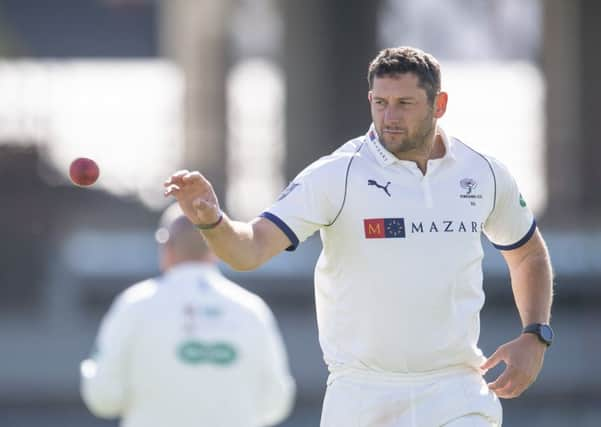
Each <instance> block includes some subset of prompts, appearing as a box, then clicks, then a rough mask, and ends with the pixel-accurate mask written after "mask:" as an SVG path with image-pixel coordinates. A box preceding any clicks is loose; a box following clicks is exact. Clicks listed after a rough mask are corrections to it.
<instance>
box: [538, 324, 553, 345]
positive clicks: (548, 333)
mask: <svg viewBox="0 0 601 427" xmlns="http://www.w3.org/2000/svg"><path fill="white" fill-rule="evenodd" d="M540 335H541V337H542V338H543V339H544V340H545V341H547V342H551V341H553V330H552V329H551V328H550V327H549V326H547V325H541V327H540Z"/></svg>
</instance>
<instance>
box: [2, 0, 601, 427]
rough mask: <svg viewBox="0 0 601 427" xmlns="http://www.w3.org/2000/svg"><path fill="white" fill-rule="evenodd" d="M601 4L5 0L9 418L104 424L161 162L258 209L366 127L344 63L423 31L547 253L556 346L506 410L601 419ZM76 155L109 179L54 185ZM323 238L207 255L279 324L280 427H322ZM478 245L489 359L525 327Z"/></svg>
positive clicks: (158, 196) (228, 204)
mask: <svg viewBox="0 0 601 427" xmlns="http://www.w3.org/2000/svg"><path fill="white" fill-rule="evenodd" d="M599 15H601V2H599V1H597V0H573V1H565V0H495V1H480V2H477V1H474V0H446V1H441V0H422V1H419V2H418V1H413V0H372V1H365V0H303V1H293V0H195V1H190V0H53V1H40V0H0V94H2V96H0V191H1V192H2V195H3V198H4V199H3V200H4V201H5V203H3V204H2V206H1V208H0V255H1V256H0V425H2V427H4V426H8V427H34V426H39V425H45V426H48V427H54V426H60V427H108V426H115V425H116V422H115V421H104V420H100V419H97V418H95V417H93V416H92V415H90V414H89V412H88V411H87V409H86V408H85V407H84V405H83V403H82V402H81V398H80V394H79V382H80V378H79V375H78V369H77V367H78V366H79V363H80V362H81V360H82V359H83V358H85V357H86V355H87V354H88V352H89V349H90V347H91V346H92V342H93V340H94V336H95V334H96V331H97V328H98V324H99V322H100V320H101V318H102V316H103V315H104V314H105V313H106V311H107V310H108V308H109V307H110V305H111V303H112V301H113V299H114V298H115V296H116V295H118V294H119V293H121V292H122V291H123V290H124V288H125V286H126V285H127V284H131V283H136V282H138V281H140V280H143V279H144V278H147V277H153V276H156V275H158V274H159V273H160V271H159V269H158V266H157V263H156V259H157V256H158V254H157V248H156V244H155V243H154V232H155V229H156V223H157V220H158V219H159V217H160V215H161V212H162V211H163V209H164V208H165V207H166V201H165V199H164V198H163V195H162V190H163V188H162V183H163V180H164V178H165V176H167V175H168V174H169V173H171V172H172V171H173V170H177V169H180V168H181V169H184V168H185V169H190V170H202V171H204V172H206V174H207V176H210V177H211V181H212V182H213V184H214V186H215V190H216V192H217V195H218V196H219V198H220V200H221V201H222V202H225V206H224V209H225V210H226V212H228V214H230V215H231V216H233V217H236V218H240V219H241V220H249V219H251V218H253V217H255V216H256V215H258V214H259V213H260V212H262V210H263V209H264V208H265V207H266V206H268V205H269V204H271V202H272V201H273V200H274V199H275V198H276V197H277V195H278V194H279V193H280V191H281V190H282V189H283V188H284V187H285V186H286V184H287V182H288V181H289V180H290V179H292V178H293V177H294V176H296V175H297V173H298V172H299V171H300V170H301V169H302V168H303V167H304V166H305V165H307V164H308V163H309V162H310V161H312V160H313V159H315V158H317V157H319V156H320V155H325V154H327V153H330V152H332V151H333V150H334V149H335V147H336V146H338V145H339V144H340V142H341V141H345V140H347V139H349V138H351V137H353V136H355V135H358V134H360V133H361V132H363V130H364V129H363V128H364V124H365V123H366V121H367V120H369V104H368V102H367V99H366V96H365V93H366V91H367V81H366V79H365V76H363V75H362V74H361V73H340V72H338V70H364V69H367V65H368V63H369V61H370V59H371V58H373V56H374V55H375V54H376V53H377V52H378V51H379V50H380V49H381V48H383V47H385V46H401V45H414V46H419V47H421V48H423V49H424V50H426V51H429V52H432V53H433V54H434V55H435V56H436V57H437V58H438V59H439V60H440V62H441V65H442V67H443V70H444V73H443V75H442V87H443V89H444V90H446V91H447V92H449V94H450V100H449V106H448V109H447V114H446V115H445V119H444V120H441V126H443V127H444V128H445V129H446V130H448V131H449V132H450V133H455V134H458V135H462V137H464V142H466V143H467V144H470V145H473V146H474V147H475V148H477V149H478V150H479V151H482V152H486V153H489V154H490V155H491V156H493V157H496V158H498V159H499V160H501V161H502V162H503V163H505V164H506V165H507V166H508V167H509V168H510V170H512V172H513V173H514V175H515V177H516V179H517V180H518V181H519V182H520V184H521V187H522V193H523V194H524V197H525V198H526V199H527V200H528V204H529V206H530V207H531V208H532V210H533V211H534V213H535V215H536V217H537V222H538V224H539V226H540V228H541V230H542V232H543V233H544V235H545V238H546V240H547V244H548V246H549V251H550V254H551V259H552V261H553V265H554V268H555V276H556V286H555V292H556V296H555V309H554V313H553V319H552V323H553V326H554V329H555V330H556V332H557V336H558V337H561V339H558V340H557V341H556V342H555V343H554V345H553V348H552V349H551V351H549V352H548V353H547V355H546V357H545V369H544V370H543V372H542V374H541V375H540V376H539V378H538V379H537V382H536V383H535V384H534V385H533V387H532V388H530V389H529V390H528V392H527V393H526V394H525V395H524V396H523V397H521V398H520V399H518V400H511V401H507V402H505V404H504V420H505V424H506V425H509V426H512V427H513V426H515V427H523V426H524V427H525V426H527V427H542V426H544V427H559V426H562V427H563V426H565V425H574V426H576V425H577V426H579V427H596V426H598V424H599V418H600V417H601V409H600V408H599V405H598V398H597V396H599V395H601V365H599V364H598V363H597V359H596V355H597V354H598V353H599V352H600V351H601V339H600V338H599V332H598V330H597V329H596V328H594V327H591V325H597V324H599V323H601V287H600V286H599V282H600V281H601V251H599V248H600V247H601V193H600V192H599V187H600V184H601V168H599V167H598V166H597V163H598V159H599V158H601V144H599V143H598V142H597V140H598V138H597V133H598V122H599V120H598V115H599V112H598V111H599V109H598V108H597V107H596V106H597V103H598V102H597V101H598V100H599V99H601V79H599V78H598V76H599V75H601V55H597V54H594V52H597V50H598V43H599V40H601V26H599V24H598V19H597V17H598V16H599ZM456 94H461V96H455V95H456ZM484 106H485V107H484ZM468 132H470V133H469V134H468ZM82 156H85V157H91V158H94V159H95V160H96V161H97V162H98V163H99V165H100V170H101V175H100V179H99V180H98V182H97V183H96V184H95V185H94V186H93V187H92V188H88V189H82V188H76V187H74V186H73V185H71V184H70V182H69V180H68V166H69V163H70V162H71V160H73V158H75V157H82ZM240 195H243V196H240ZM320 250H321V246H320V243H319V239H313V238H310V239H308V241H306V242H305V243H304V244H303V245H302V246H301V247H300V248H299V249H298V250H297V253H296V255H289V254H283V255H281V256H278V257H276V258H274V259H273V260H272V261H270V262H269V263H268V264H267V265H265V266H264V267H263V268H261V269H260V270H259V271H255V272H252V273H239V272H234V271H231V270H230V269H228V268H224V267H223V266H221V265H220V269H221V271H223V273H224V274H225V275H226V277H228V278H229V279H232V280H234V281H235V282H236V283H240V284H241V285H242V286H243V287H244V288H245V289H249V290H251V291H253V292H255V293H258V294H259V295H260V296H261V297H262V298H263V299H264V300H265V301H266V302H267V303H268V304H269V307H270V308H271V309H272V310H273V312H274V314H275V316H276V318H277V319H278V324H279V325H280V327H281V330H282V336H283V339H284V341H285V344H286V347H287V348H288V349H289V357H290V369H291V371H292V373H293V375H294V378H295V379H296V380H297V399H296V405H295V407H294V410H293V413H292V414H291V416H290V417H289V418H288V419H287V420H285V421H284V422H283V423H282V426H285V427H305V426H315V425H318V423H319V421H318V420H319V414H320V408H321V399H322V396H323V393H324V390H325V381H326V378H327V371H326V369H325V366H324V363H323V360H322V355H321V351H320V348H319V344H318V341H317V335H318V334H317V331H316V329H317V326H316V322H315V307H314V295H313V286H312V282H313V266H314V265H315V260H316V259H317V257H318V255H319V252H320ZM484 252H485V258H484V270H485V271H486V275H485V277H484V286H485V291H486V294H487V300H486V304H485V306H484V309H483V311H482V316H481V317H482V319H481V324H482V331H481V337H482V339H481V342H480V345H481V348H482V349H483V351H484V352H485V353H486V354H490V353H491V352H492V351H493V350H494V349H495V347H496V344H497V343H499V342H504V341H506V340H507V339H510V335H508V333H507V331H514V330H516V328H519V326H520V325H519V322H518V321H517V320H511V319H515V317H516V316H515V312H514V308H513V302H512V301H513V297H512V295H511V289H510V286H509V280H508V277H507V269H506V267H505V266H504V263H503V260H502V257H500V256H499V254H498V253H497V251H496V250H495V249H494V248H493V247H492V246H490V245H489V244H488V242H484ZM42 354H43V360H44V363H40V362H39V361H40V358H41V355H42Z"/></svg>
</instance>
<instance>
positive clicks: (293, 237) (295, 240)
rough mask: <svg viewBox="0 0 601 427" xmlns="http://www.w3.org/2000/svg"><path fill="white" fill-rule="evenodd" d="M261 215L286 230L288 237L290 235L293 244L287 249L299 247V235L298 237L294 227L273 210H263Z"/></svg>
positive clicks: (292, 249)
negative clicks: (289, 225) (272, 211)
mask: <svg viewBox="0 0 601 427" xmlns="http://www.w3.org/2000/svg"><path fill="white" fill-rule="evenodd" d="M259 216H260V217H262V218H265V219H268V220H269V221H271V222H273V223H274V224H275V225H276V226H277V227H278V228H279V229H280V230H282V231H283V232H284V234H285V235H286V237H288V239H289V240H290V243H291V245H290V246H288V247H287V248H286V250H287V251H294V250H295V249H296V248H297V247H298V243H299V241H298V237H296V234H294V231H292V229H291V228H290V227H288V225H287V224H286V223H285V222H284V221H282V220H281V219H280V218H279V217H277V216H276V215H274V214H272V213H271V212H263V213H262V214H261V215H259Z"/></svg>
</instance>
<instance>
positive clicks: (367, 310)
mask: <svg viewBox="0 0 601 427" xmlns="http://www.w3.org/2000/svg"><path fill="white" fill-rule="evenodd" d="M439 132H440V134H441V136H442V139H443V141H444V145H445V148H446V153H445V155H444V157H442V158H440V159H434V160H429V161H428V168H427V173H426V175H423V174H422V173H421V171H420V170H419V169H418V168H417V165H416V164H415V163H414V162H411V161H403V160H399V159H397V158H396V157H395V156H394V155H393V154H391V153H390V152H389V151H387V150H386V149H385V148H384V147H383V146H382V144H381V143H380V142H379V141H378V138H377V134H376V132H375V130H374V128H373V125H372V127H371V128H370V129H369V131H368V132H367V134H366V135H365V136H363V137H360V138H356V139H353V140H351V141H349V142H347V143H346V144H344V145H343V146H342V147H340V148H339V149H338V150H336V151H335V152H334V153H333V154H331V155H329V156H326V157H323V158H321V159H319V160H317V161H316V162H314V163H313V164H311V165H310V166H308V167H307V168H306V169H305V170H304V171H302V172H301V173H300V174H299V175H298V176H297V177H296V178H295V179H294V180H293V181H292V183H291V184H290V185H289V186H288V187H287V189H286V190H284V192H283V193H282V195H281V196H280V198H279V200H278V201H277V202H276V203H275V204H274V205H273V206H271V207H270V208H269V209H268V210H267V211H266V212H264V213H263V214H262V216H263V217H265V218H268V219H270V220H271V221H273V222H274V223H275V224H276V225H277V226H278V227H280V228H281V229H282V231H283V232H284V233H285V234H286V235H287V236H288V238H289V239H290V241H291V242H292V246H291V247H290V248H289V250H293V249H294V248H295V247H296V246H297V245H298V243H299V242H301V241H303V240H305V239H306V238H307V237H309V236H310V235H311V234H313V233H314V232H315V231H316V230H319V231H320V234H321V239H322V242H323V251H322V253H321V255H320V257H319V260H318V262H317V265H316V268H315V295H316V309H317V321H318V327H319V338H320V343H321V347H322V349H323V352H324V357H325V360H326V363H327V364H328V368H329V369H330V371H331V372H335V371H336V370H339V369H343V368H360V369H369V370H373V371H381V372H392V373H413V372H425V371H432V370H438V369H445V368H447V367H451V366H458V365H467V366H472V367H474V368H477V367H479V366H480V364H481V363H482V362H483V360H484V358H483V355H482V352H481V351H480V349H479V348H478V344H477V342H478V336H479V331H480V320H479V312H480V309H481V308H482V305H483V303H484V292H483V289H482V266H481V261H482V257H483V251H482V246H481V241H480V235H481V233H482V232H484V233H485V234H486V235H487V236H488V238H489V239H490V241H491V242H493V244H494V245H495V246H497V247H498V248H500V249H503V250H510V249H512V248H517V247H519V246H521V245H522V244H524V243H525V242H526V241H528V239H529V238H530V236H531V235H532V233H533V232H534V230H535V228H536V225H535V222H534V219H533V215H532V213H531V211H530V210H529V209H528V208H527V207H526V203H525V202H524V201H523V199H522V198H521V195H520V193H519V191H518V188H517V185H516V183H515V181H514V180H513V178H512V177H511V175H510V174H509V172H508V171H507V169H506V168H505V167H504V166H503V165H502V164H500V163H499V162H498V161H497V160H495V159H493V158H490V157H487V156H483V155H482V154H480V153H478V152H476V151H474V150H473V149H471V148H470V147H468V146H467V145H465V144H463V143H462V142H460V141H459V140H457V139H454V138H448V137H447V136H446V135H445V133H444V131H442V129H440V128H439Z"/></svg>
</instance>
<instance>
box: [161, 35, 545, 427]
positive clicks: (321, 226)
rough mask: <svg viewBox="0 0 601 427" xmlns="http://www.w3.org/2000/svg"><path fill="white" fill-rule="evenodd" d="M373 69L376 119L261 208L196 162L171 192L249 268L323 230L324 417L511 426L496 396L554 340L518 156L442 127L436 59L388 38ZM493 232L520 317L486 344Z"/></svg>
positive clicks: (345, 421) (327, 422) (238, 264)
mask: <svg viewBox="0 0 601 427" xmlns="http://www.w3.org/2000/svg"><path fill="white" fill-rule="evenodd" d="M368 82H369V89H370V90H369V93H368V100H369V104H370V107H371V116H372V121H373V123H372V125H371V126H370V128H369V129H368V130H367V132H366V134H365V135H364V136H361V137H358V138H356V139H353V140H351V141H349V142H347V143H346V144H344V145H342V146H341V147H340V148H339V149H338V150H336V151H335V152H334V153H332V154H331V155H329V156H326V157H323V158H321V159H319V160H317V161H316V162H314V163H313V164H311V165H310V166H308V167H307V168H306V169H305V170H304V171H302V172H301V173H300V174H299V175H298V176H297V177H296V178H295V179H294V180H293V182H292V183H291V184H290V185H289V186H288V188H287V189H286V190H285V191H284V192H283V193H282V194H281V196H280V197H279V199H278V200H277V201H276V202H275V203H274V205H273V206H271V207H270V208H269V209H268V210H267V211H265V212H264V213H263V214H262V215H261V216H260V217H259V218H257V219H255V220H253V221H251V222H250V223H241V222H237V221H233V220H231V219H229V218H228V217H227V216H225V214H224V213H223V212H222V211H221V210H220V208H219V203H218V200H217V197H216V196H215V193H214V192H213V190H212V186H211V184H210V183H209V181H207V179H206V178H205V177H204V176H202V175H201V174H200V173H199V172H188V171H179V172H176V173H175V174H174V175H172V176H171V177H170V178H169V179H168V180H167V181H166V183H165V185H166V191H165V194H166V195H173V196H175V197H176V198H177V200H178V202H179V204H180V206H181V207H182V209H183V211H184V212H185V214H186V215H187V216H188V218H189V219H190V220H191V221H192V222H193V223H194V224H197V228H199V229H201V232H202V233H203V235H204V236H205V238H206V239H207V241H208V242H209V245H210V246H211V248H212V249H213V250H214V251H215V253H216V254H217V255H218V256H219V257H221V258H222V259H223V260H225V261H226V262H227V263H229V264H230V265H232V266H233V267H234V268H237V269H243V270H246V269H253V268H256V267H257V266H259V265H261V264H262V263H264V262H265V261H267V260H268V259H270V258H271V257H272V256H274V255H275V254H277V253H279V252H280V251H282V250H284V249H288V250H294V248H296V246H297V245H298V244H299V242H301V241H303V240H305V239H306V238H307V237H308V236H310V235H311V234H313V233H314V232H315V231H317V230H319V232H320V234H321V239H322V242H323V251H322V253H321V256H320V258H319V261H318V262H317V266H316V271H315V282H316V283H315V284H316V287H315V288H316V308H317V319H318V325H319V338H320V343H321V346H322V349H323V352H324V356H325V360H326V363H327V365H328V369H329V371H330V377H329V379H328V387H327V391H326V395H325V399H324V404H323V410H322V420H321V425H322V426H323V427H341V426H344V427H368V426H369V427H375V426H378V427H405V426H406V427H439V426H447V427H464V426H470V427H480V426H482V427H484V426H499V425H501V423H502V410H501V405H500V403H499V399H498V398H499V397H500V398H513V397H516V396H519V395H520V394H521V393H522V392H523V391H524V390H525V389H526V388H527V387H528V386H529V385H530V384H531V383H532V382H534V380H535V379H536V377H537V375H538V373H539V371H540V369H541V367H542V363H543V357H544V353H545V350H546V348H547V347H548V345H550V344H551V340H552V330H551V329H550V326H549V325H548V323H549V320H550V310H551V301H552V273H551V266H550V261H549V256H548V252H547V249H546V246H545V243H544V241H543V239H542V237H541V235H540V233H539V231H538V229H537V227H536V223H535V221H534V218H533V215H532V213H531V211H530V210H529V209H528V207H527V206H526V202H525V201H524V199H523V198H522V197H521V195H520V193H519V190H518V187H517V185H516V183H515V181H514V179H513V178H512V176H511V175H510V174H509V172H508V171H507V169H506V168H505V167H504V166H503V165H502V164H500V163H499V162H498V161H497V160H495V159H493V158H490V157H487V156H484V155H482V154H480V153H478V152H476V151H474V150H473V149H471V148H470V147H468V146H467V145H465V144H464V143H462V142H461V141H459V140H458V139H456V138H452V137H450V136H448V135H447V134H446V133H445V132H444V131H443V129H441V128H440V127H438V126H437V119H439V118H440V117H442V116H443V115H444V113H445V110H446V106H447V99H448V94H447V93H445V92H443V91H441V84H440V67H439V64H438V62H437V61H436V59H435V58H433V57H432V56H431V55H429V54H427V53H424V52H422V51H421V50H419V49H414V48H409V47H401V48H393V49H385V50H383V51H381V52H380V53H379V54H378V55H377V57H376V58H375V59H374V60H373V61H372V63H371V64H370V67H369V71H368ZM483 105H484V103H483ZM482 233H484V234H485V235H486V236H487V237H488V238H489V240H490V241H491V242H492V243H493V244H494V245H495V246H496V247H497V248H498V249H499V250H501V253H502V254H503V257H504V258H505V261H506V262H507V265H508V267H509V270H510V273H511V282H512V283H511V284H512V288H513V293H514V297H515V302H516V305H517V308H518V311H519V314H520V317H521V321H522V324H523V329H522V330H521V331H517V333H516V338H515V339H514V340H512V341H511V342H509V343H506V344H503V345H501V346H500V347H499V348H498V349H497V351H496V352H495V353H494V354H492V355H491V356H490V357H489V358H486V357H484V356H483V354H482V352H481V351H480V349H479V348H478V336H479V329H480V327H479V322H480V320H479V313H480V310H481V308H482V306H483V304H484V293H483V289H482V263H481V261H482V256H483V252H482V247H481V241H480V236H481V234H482ZM501 362H504V363H505V364H506V368H505V369H504V370H503V372H502V374H501V375H500V376H499V377H498V378H497V379H496V380H494V381H493V382H492V383H490V384H486V382H485V381H484V379H483V377H482V374H483V372H484V371H486V370H487V369H489V368H492V367H494V366H496V365H498V364H499V363H501Z"/></svg>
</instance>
